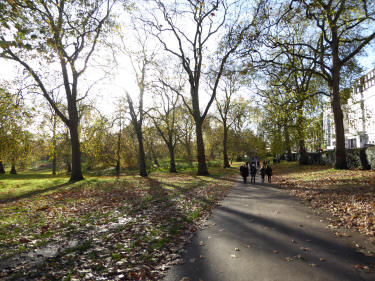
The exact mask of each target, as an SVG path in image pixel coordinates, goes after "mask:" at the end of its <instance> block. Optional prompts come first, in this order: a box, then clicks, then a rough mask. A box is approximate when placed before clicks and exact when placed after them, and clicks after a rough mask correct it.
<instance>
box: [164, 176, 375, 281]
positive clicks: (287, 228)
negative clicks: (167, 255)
mask: <svg viewBox="0 0 375 281" xmlns="http://www.w3.org/2000/svg"><path fill="white" fill-rule="evenodd" d="M257 181H258V183H255V184H249V183H247V184H243V183H241V180H240V179H238V181H237V182H236V183H235V186H234V188H233V190H232V191H231V193H230V194H229V195H228V196H227V197H226V199H225V200H224V201H223V202H222V203H221V204H220V206H219V207H218V208H216V209H215V210H214V211H213V213H212V215H211V217H210V218H209V219H208V220H207V222H206V224H205V225H206V226H205V227H204V228H203V229H202V230H200V231H198V232H197V233H196V235H195V236H194V238H193V239H192V242H191V243H190V244H189V245H188V246H187V247H186V253H185V254H184V255H183V261H184V263H183V264H181V265H175V266H173V267H172V268H171V269H170V270H169V271H168V272H167V275H166V277H165V279H164V281H172V280H173V281H175V280H177V281H179V280H184V281H185V280H186V281H188V280H191V281H193V280H194V281H195V280H197V281H198V280H202V281H242V280H244V281H245V280H246V281H249V280H254V281H305V280H306V281H307V280H309V281H310V280H314V281H318V280H319V281H360V280H372V281H374V280H375V273H374V272H373V271H374V270H373V268H371V267H369V270H367V267H365V266H366V265H367V266H368V265H371V264H373V265H374V264H375V258H374V257H373V256H371V255H366V253H365V252H366V251H365V250H364V249H362V250H360V248H361V246H360V245H358V243H360V242H361V241H360V240H361V239H363V238H364V237H362V236H360V235H359V234H356V233H351V232H348V231H347V230H331V229H327V225H328V222H327V221H326V220H325V219H324V216H322V215H321V214H320V215H318V214H317V213H316V211H314V210H312V209H311V207H310V208H309V207H308V206H307V205H305V204H304V203H303V202H302V201H300V200H298V199H296V198H294V197H291V196H289V194H288V192H287V191H285V190H282V189H278V188H277V187H275V186H271V185H268V184H263V185H262V184H259V178H257ZM337 231H339V232H340V233H345V236H349V237H338V236H337ZM334 232H336V235H334ZM348 233H349V234H348ZM358 239H359V242H358ZM364 240H365V239H363V241H362V242H363V243H364ZM356 241H357V242H356Z"/></svg>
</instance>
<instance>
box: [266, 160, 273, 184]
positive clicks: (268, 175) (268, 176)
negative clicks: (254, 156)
mask: <svg viewBox="0 0 375 281" xmlns="http://www.w3.org/2000/svg"><path fill="white" fill-rule="evenodd" d="M266 175H267V179H268V183H271V177H272V168H271V166H270V165H269V164H267V168H266Z"/></svg>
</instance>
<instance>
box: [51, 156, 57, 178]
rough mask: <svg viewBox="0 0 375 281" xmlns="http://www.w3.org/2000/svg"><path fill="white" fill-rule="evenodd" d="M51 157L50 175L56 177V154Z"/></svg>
mask: <svg viewBox="0 0 375 281" xmlns="http://www.w3.org/2000/svg"><path fill="white" fill-rule="evenodd" d="M52 157H53V158H52V175H56V152H53V156H52Z"/></svg>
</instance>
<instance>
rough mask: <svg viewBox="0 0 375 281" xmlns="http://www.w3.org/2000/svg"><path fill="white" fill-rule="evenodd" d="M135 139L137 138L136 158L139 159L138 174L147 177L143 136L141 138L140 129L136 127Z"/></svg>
mask: <svg viewBox="0 0 375 281" xmlns="http://www.w3.org/2000/svg"><path fill="white" fill-rule="evenodd" d="M136 131H137V132H136V134H137V140H138V149H139V153H138V159H139V175H140V176H141V177H147V170H146V156H145V149H144V145H143V138H142V129H140V128H137V129H136Z"/></svg>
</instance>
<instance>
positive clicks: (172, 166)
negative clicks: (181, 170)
mask: <svg viewBox="0 0 375 281" xmlns="http://www.w3.org/2000/svg"><path fill="white" fill-rule="evenodd" d="M168 149H169V159H170V160H169V163H170V166H169V172H170V173H177V169H176V161H175V157H174V147H173V145H171V144H170V145H168Z"/></svg>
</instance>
